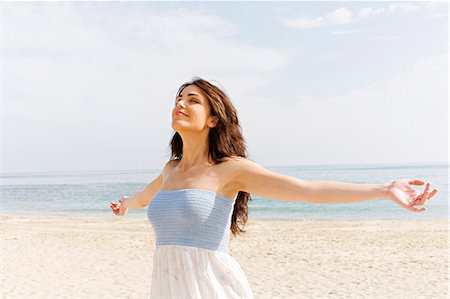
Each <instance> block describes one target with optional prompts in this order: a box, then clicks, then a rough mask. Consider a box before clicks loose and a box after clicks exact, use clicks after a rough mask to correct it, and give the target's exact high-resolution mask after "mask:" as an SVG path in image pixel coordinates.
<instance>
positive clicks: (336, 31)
mask: <svg viewBox="0 0 450 299" xmlns="http://www.w3.org/2000/svg"><path fill="white" fill-rule="evenodd" d="M361 32H363V31H362V30H357V29H355V30H334V31H332V32H331V33H332V34H335V35H350V34H355V33H361Z"/></svg>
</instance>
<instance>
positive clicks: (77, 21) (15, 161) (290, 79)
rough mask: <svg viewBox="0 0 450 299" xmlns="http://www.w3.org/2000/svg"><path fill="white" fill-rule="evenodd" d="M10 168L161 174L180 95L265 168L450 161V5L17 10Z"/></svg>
mask: <svg viewBox="0 0 450 299" xmlns="http://www.w3.org/2000/svg"><path fill="white" fill-rule="evenodd" d="M1 5H2V12H1V16H2V26H1V41H2V46H1V48H2V64H1V72H2V79H1V80H2V82H1V84H2V91H1V96H2V97H1V106H2V115H1V116H2V121H1V137H2V155H1V158H2V159H1V160H2V161H1V162H2V165H1V166H2V167H1V168H2V171H3V172H22V171H33V172H34V171H78V170H80V171H83V170H133V169H136V170H144V169H162V167H163V166H164V164H165V163H166V162H167V161H168V159H169V157H170V148H169V142H170V139H171V137H172V135H173V133H174V131H173V129H172V127H171V110H172V108H173V103H174V99H175V96H176V91H177V90H178V87H179V86H180V85H181V84H183V83H185V82H187V81H189V80H191V79H192V78H193V77H194V76H199V77H202V78H204V79H206V80H209V81H211V82H212V83H213V84H216V85H218V86H219V87H221V88H222V89H224V90H225V91H226V92H227V94H228V95H229V96H230V98H231V101H232V103H233V105H234V106H235V107H236V109H237V111H238V117H239V120H240V123H241V126H242V131H243V135H244V138H245V140H246V144H247V149H248V153H249V156H248V158H249V159H252V160H253V161H255V162H257V163H259V164H261V165H263V166H266V167H271V166H294V165H299V166H301V165H335V164H375V163H448V141H449V140H448V135H449V129H448V124H449V103H448V99H449V98H448V90H449V89H448V85H449V70H448V57H449V51H448V46H449V45H448V27H447V26H448V4H447V2H446V1H441V2H417V1H416V2H413V1H411V2H408V1H401V2H391V1H389V2H387V1H377V2H365V1H361V2H341V1H328V2H320V1H314V2H302V1H298V2H256V1H252V2H198V1H196V2H179V1H167V2H137V1H136V2H135V1H133V2H126V1H121V2H5V1H3V2H2V4H1Z"/></svg>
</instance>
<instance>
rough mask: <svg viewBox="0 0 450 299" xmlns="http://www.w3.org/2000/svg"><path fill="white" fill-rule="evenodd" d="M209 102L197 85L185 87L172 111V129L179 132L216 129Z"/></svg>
mask: <svg viewBox="0 0 450 299" xmlns="http://www.w3.org/2000/svg"><path fill="white" fill-rule="evenodd" d="M210 111H211V109H210V107H209V103H208V100H207V99H206V98H205V97H204V96H203V94H202V90H201V89H200V88H198V87H197V86H195V85H189V86H187V87H185V88H184V89H183V90H182V91H181V93H180V95H179V96H178V97H177V98H176V99H175V107H174V108H173V110H172V128H173V129H174V130H175V131H177V132H180V131H202V130H204V129H205V128H211V127H214V125H215V123H214V120H215V118H214V117H213V116H211V115H210Z"/></svg>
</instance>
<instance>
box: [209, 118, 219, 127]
mask: <svg viewBox="0 0 450 299" xmlns="http://www.w3.org/2000/svg"><path fill="white" fill-rule="evenodd" d="M211 118H212V119H211V120H210V121H209V124H208V127H210V128H214V127H215V126H216V125H217V122H218V121H219V118H218V117H217V116H211Z"/></svg>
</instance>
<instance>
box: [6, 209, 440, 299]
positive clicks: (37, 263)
mask: <svg viewBox="0 0 450 299" xmlns="http://www.w3.org/2000/svg"><path fill="white" fill-rule="evenodd" d="M246 230H247V233H246V235H245V236H239V237H237V238H232V239H231V240H230V246H229V254H230V255H231V256H232V257H234V258H235V259H236V260H237V261H238V262H239V264H240V265H241V267H242V269H243V270H244V272H245V273H246V275H247V277H248V280H249V282H250V284H251V286H252V289H253V292H254V295H255V298H447V297H448V284H449V275H448V266H449V264H448V262H449V260H448V258H449V252H448V247H449V243H448V232H449V231H448V222H447V221H415V222H413V221H378V220H377V221H318V220H317V221H316V220H315V221H262V220H253V221H252V220H250V221H249V222H248V223H247V226H246ZM1 234H2V236H1V239H2V244H1V247H2V252H1V257H2V273H1V274H2V287H1V290H2V291H1V292H2V296H1V298H2V299H6V298H30V299H31V298H47V299H51V298H147V297H148V295H149V289H150V283H151V273H152V259H153V250H154V246H155V238H154V234H153V230H152V228H151V226H150V224H149V222H148V221H147V219H145V218H144V219H136V218H127V216H125V217H117V216H111V217H89V218H88V217H62V216H45V217H44V216H41V217H39V216H16V215H15V216H12V215H9V216H8V215H3V216H2V217H1Z"/></svg>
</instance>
